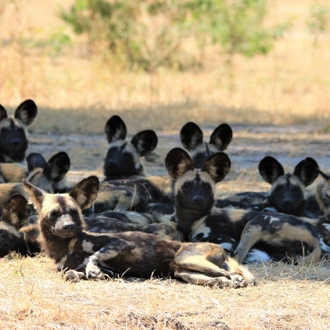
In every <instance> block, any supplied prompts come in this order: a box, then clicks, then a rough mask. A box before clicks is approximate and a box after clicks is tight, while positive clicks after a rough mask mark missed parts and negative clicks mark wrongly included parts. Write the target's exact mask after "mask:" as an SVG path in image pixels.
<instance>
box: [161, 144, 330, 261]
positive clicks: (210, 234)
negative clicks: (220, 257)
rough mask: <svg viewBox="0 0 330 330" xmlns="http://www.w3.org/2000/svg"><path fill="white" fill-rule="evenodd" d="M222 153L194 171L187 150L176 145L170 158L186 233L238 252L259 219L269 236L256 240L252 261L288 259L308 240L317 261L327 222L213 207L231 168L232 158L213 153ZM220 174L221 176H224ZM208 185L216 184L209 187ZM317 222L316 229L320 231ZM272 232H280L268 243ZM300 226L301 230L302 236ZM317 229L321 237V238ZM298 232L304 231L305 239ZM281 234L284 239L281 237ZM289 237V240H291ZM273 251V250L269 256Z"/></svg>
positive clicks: (180, 221) (181, 224)
mask: <svg viewBox="0 0 330 330" xmlns="http://www.w3.org/2000/svg"><path fill="white" fill-rule="evenodd" d="M222 155H224V154H222ZM217 156H218V155H217V154H214V155H212V156H211V157H210V158H209V159H207V160H206V162H205V164H204V167H203V169H202V170H201V171H196V170H194V169H193V163H192V160H191V158H190V157H189V155H188V154H187V153H186V152H184V150H180V149H173V150H171V151H170V152H169V154H168V155H167V157H166V167H167V169H168V171H169V174H170V175H171V176H172V177H173V179H175V180H176V184H175V221H176V222H177V224H178V229H179V230H181V231H182V232H183V234H184V235H185V237H186V239H187V240H190V241H193V242H203V241H208V242H213V243H218V244H220V245H221V246H222V247H223V248H224V249H225V250H226V251H228V252H229V253H233V251H234V250H235V249H236V248H237V245H238V243H239V241H240V238H241V234H242V232H243V231H244V228H246V227H248V226H249V224H250V223H253V221H257V224H258V225H259V227H260V228H262V230H261V229H260V228H259V227H256V228H257V229H258V230H259V231H260V232H261V233H262V234H264V235H265V236H264V239H265V240H267V242H263V244H257V245H256V246H254V244H252V245H253V247H254V250H253V251H251V252H250V253H249V256H248V258H247V259H245V260H246V261H247V262H252V261H256V260H259V261H268V260H269V259H270V258H275V257H276V256H277V257H278V258H279V257H280V256H281V259H282V258H284V257H285V256H286V255H287V256H289V255H292V256H294V255H295V254H299V253H300V255H302V253H303V250H302V246H304V243H302V242H305V243H306V244H305V245H306V247H307V244H309V248H310V249H311V250H312V251H313V253H312V254H311V257H310V258H311V260H313V261H314V260H317V259H318V258H319V254H320V251H321V250H320V240H322V239H323V240H324V241H327V242H329V241H330V237H329V233H328V230H327V226H326V225H325V224H324V220H320V221H318V220H311V219H307V218H297V217H294V216H292V215H286V214H281V213H276V212H271V213H267V212H257V211H250V210H240V209H218V208H214V207H213V201H214V191H215V183H216V182H219V181H221V180H222V178H223V177H224V176H225V174H226V173H227V172H228V171H229V168H230V162H229V159H225V158H223V161H222V162H219V161H218V162H215V160H214V159H213V157H217ZM222 157H223V156H222ZM218 173H220V174H221V175H220V176H219V175H218ZM205 186H209V187H210V188H208V189H205ZM254 219H257V220H254ZM260 219H264V220H265V221H264V223H262V224H260V223H258V221H259V222H260ZM272 220H274V223H272ZM275 220H276V221H277V222H276V221H275ZM285 221H286V223H287V224H286V225H284V226H283V228H282V229H281V230H278V236H276V234H277V232H276V225H278V224H280V223H281V222H285ZM314 222H315V224H314ZM261 225H262V227H261ZM313 226H314V227H315V228H316V229H315V230H314V229H313V228H314V227H313ZM311 228H312V229H311ZM277 229H279V228H277ZM267 230H268V231H269V232H272V233H273V234H274V233H275V235H274V239H269V241H268V237H269V235H268V234H269V232H267ZM295 230H297V234H296V233H295ZM316 232H317V233H319V234H320V236H317V234H316ZM283 233H284V234H283ZM298 233H299V235H301V237H300V241H299V235H298ZM266 234H267V235H266ZM285 234H286V236H285ZM281 235H282V238H283V239H281ZM260 237H262V235H261V234H260ZM285 237H287V238H288V239H287V240H286V239H285ZM294 238H296V241H294ZM267 243H268V245H267ZM244 244H246V240H245V241H244V243H241V245H240V249H241V248H242V246H243V249H244V246H245V245H244ZM250 247H251V246H250ZM299 247H300V250H299ZM249 250H250V249H248V250H247V251H249ZM329 250H330V249H329ZM244 251H245V250H244ZM325 251H327V247H325ZM268 252H271V253H270V254H268ZM285 252H286V254H285ZM307 252H308V251H307V250H306V253H307ZM244 258H245V254H244ZM244 258H242V259H240V261H241V260H243V259H244Z"/></svg>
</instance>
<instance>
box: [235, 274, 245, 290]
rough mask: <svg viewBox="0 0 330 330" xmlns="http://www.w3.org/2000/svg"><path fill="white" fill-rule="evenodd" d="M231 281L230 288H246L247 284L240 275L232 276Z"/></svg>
mask: <svg viewBox="0 0 330 330" xmlns="http://www.w3.org/2000/svg"><path fill="white" fill-rule="evenodd" d="M231 280H232V286H233V287H234V288H243V287H246V286H247V283H246V281H245V279H244V277H243V276H242V275H238V274H235V275H232V276H231Z"/></svg>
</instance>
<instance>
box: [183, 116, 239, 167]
mask: <svg viewBox="0 0 330 330" xmlns="http://www.w3.org/2000/svg"><path fill="white" fill-rule="evenodd" d="M232 138H233V131H232V129H231V127H230V126H229V125H228V124H221V125H219V126H218V127H217V128H215V129H214V131H213V133H212V134H211V136H210V141H209V143H207V142H203V132H202V130H201V129H200V127H199V126H198V125H197V124H195V123H193V122H189V123H187V124H185V125H184V126H183V127H182V128H181V131H180V140H181V143H182V146H183V147H184V148H185V149H187V150H188V151H189V153H190V156H191V158H192V160H193V163H194V167H195V168H202V166H203V164H204V161H205V160H206V159H207V158H208V157H209V156H211V155H212V154H214V153H216V152H219V151H224V150H226V149H227V147H228V145H229V143H230V142H231V140H232Z"/></svg>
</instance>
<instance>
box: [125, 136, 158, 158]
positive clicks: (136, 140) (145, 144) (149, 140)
mask: <svg viewBox="0 0 330 330" xmlns="http://www.w3.org/2000/svg"><path fill="white" fill-rule="evenodd" d="M131 143H132V144H133V146H134V147H135V148H136V150H137V152H138V153H139V154H140V156H146V155H148V154H150V153H151V151H153V150H154V149H155V148H156V147H157V143H158V138H157V135H156V133H155V132H154V131H152V130H145V131H141V132H139V133H137V134H135V135H134V136H133V138H132V140H131Z"/></svg>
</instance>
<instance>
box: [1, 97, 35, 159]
mask: <svg viewBox="0 0 330 330" xmlns="http://www.w3.org/2000/svg"><path fill="white" fill-rule="evenodd" d="M36 116H37V106H36V104H35V103H34V102H33V101H32V100H26V101H24V102H22V103H21V104H20V105H19V106H18V108H17V109H16V111H15V115H14V116H9V117H8V115H7V111H6V109H5V108H4V107H3V106H2V105H0V162H1V163H14V162H22V161H23V160H24V158H25V152H26V150H27V148H28V143H29V141H28V131H27V128H26V127H27V126H29V125H30V124H31V123H32V122H33V120H34V118H35V117H36Z"/></svg>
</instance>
